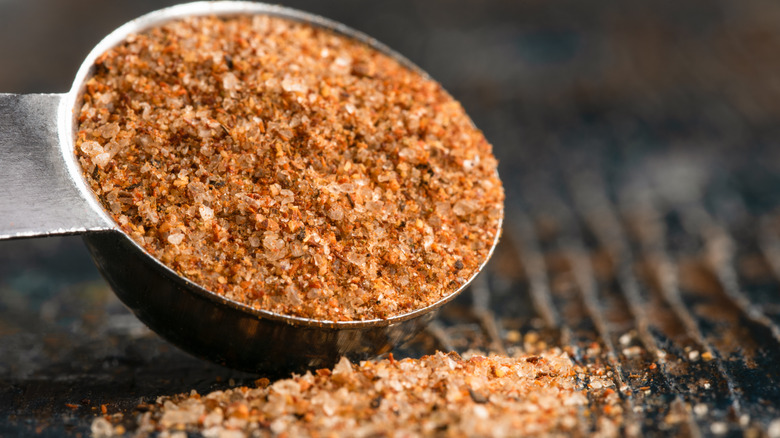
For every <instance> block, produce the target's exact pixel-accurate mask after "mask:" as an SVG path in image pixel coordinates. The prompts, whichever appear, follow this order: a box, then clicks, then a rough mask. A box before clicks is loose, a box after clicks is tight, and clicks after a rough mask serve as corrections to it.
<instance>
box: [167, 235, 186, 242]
mask: <svg viewBox="0 0 780 438" xmlns="http://www.w3.org/2000/svg"><path fill="white" fill-rule="evenodd" d="M183 240H184V234H182V233H176V234H171V235H170V236H168V243H170V244H172V245H178V244H180V243H181V242H182V241H183Z"/></svg>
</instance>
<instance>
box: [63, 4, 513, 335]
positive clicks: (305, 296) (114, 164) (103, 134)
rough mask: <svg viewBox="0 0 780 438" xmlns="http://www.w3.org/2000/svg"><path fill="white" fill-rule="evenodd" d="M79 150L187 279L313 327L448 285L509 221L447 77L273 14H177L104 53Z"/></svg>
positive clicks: (401, 308) (408, 303)
mask: <svg viewBox="0 0 780 438" xmlns="http://www.w3.org/2000/svg"><path fill="white" fill-rule="evenodd" d="M76 154H77V156H78V160H79V162H80V163H81V165H82V167H83V171H84V175H85V178H86V180H87V181H88V183H89V185H90V186H91V188H92V190H93V191H94V192H95V193H96V194H97V196H98V198H99V199H100V201H101V202H102V204H103V205H104V207H105V208H106V210H107V211H108V212H109V213H110V214H111V215H112V216H113V218H114V219H115V220H116V222H117V223H118V224H119V226H120V227H121V229H122V230H123V231H124V232H125V233H127V234H128V235H129V236H130V237H132V238H133V239H134V240H135V241H137V242H138V243H139V244H140V245H141V246H142V247H143V248H145V249H146V250H147V251H149V253H151V254H152V255H154V256H155V257H156V258H158V259H159V260H161V261H162V262H163V263H165V264H166V265H168V266H169V267H171V268H172V269H174V270H175V271H176V272H177V273H179V274H180V275H182V276H184V277H187V278H189V279H190V280H192V281H194V282H196V283H198V284H200V285H202V286H203V287H205V288H206V289H209V290H211V291H213V292H215V293H218V294H220V295H223V296H225V297H226V298H228V299H231V300H234V301H237V302H241V303H244V304H247V305H250V306H253V307H255V308H259V309H265V310H268V311H272V312H276V313H280V314H286V315H294V316H300V317H307V318H312V319H317V320H366V319H374V318H388V317H391V316H395V315H400V314H404V313H408V312H410V311H413V310H415V309H419V308H422V307H425V306H428V305H431V304H433V303H435V302H437V301H439V300H440V299H442V298H444V297H446V296H448V295H450V294H452V293H453V292H454V291H456V290H457V289H458V288H460V287H461V286H462V285H463V284H464V283H465V282H466V281H467V280H468V279H469V278H470V277H471V276H472V275H473V274H475V272H476V271H477V269H478V268H479V266H480V264H481V263H482V262H483V261H485V259H486V258H487V256H488V254H489V251H490V248H491V247H492V245H493V243H494V241H495V240H496V238H497V235H498V233H499V232H500V230H499V225H500V221H501V217H502V215H503V199H504V193H503V188H502V185H501V181H500V180H499V179H498V176H497V172H496V167H497V162H496V160H495V158H494V156H493V154H492V149H491V146H490V144H489V143H488V142H487V141H486V139H485V138H484V136H483V135H482V133H481V132H480V131H479V130H477V129H476V128H475V127H474V126H473V124H472V122H471V121H470V119H469V118H468V116H467V115H466V113H465V112H464V110H463V108H462V107H461V106H460V104H459V103H458V102H456V101H455V100H453V99H452V98H451V97H450V96H449V95H448V94H447V93H446V92H445V91H444V90H443V89H442V88H441V86H440V85H439V84H438V83H436V82H435V81H432V80H430V79H428V78H426V77H424V76H422V75H421V74H419V73H417V72H415V71H412V70H410V69H408V68H406V67H404V66H402V65H401V64H399V63H398V62H397V61H395V60H393V59H391V58H390V57H388V56H386V55H383V54H381V53H379V52H378V51H376V50H375V49H372V48H370V47H368V46H366V45H364V44H363V43H360V42H357V41H354V40H351V39H349V38H346V37H344V36H339V35H336V34H334V33H331V32H330V31H326V30H323V29H318V28H315V27H312V26H310V25H307V24H303V23H298V22H293V21H289V20H285V19H281V18H275V17H269V16H264V15H257V16H236V17H221V18H218V17H193V18H187V19H183V20H179V21H173V22H169V23H167V24H164V25H162V26H159V27H156V28H153V29H151V30H148V31H146V32H145V33H141V34H138V35H131V36H129V37H128V38H127V39H126V40H125V41H124V42H123V43H121V44H120V45H118V46H117V47H114V48H112V49H110V50H109V51H108V52H106V53H104V54H103V55H101V56H100V57H99V58H98V59H97V61H96V63H95V66H94V76H92V77H91V78H90V79H89V80H88V81H87V82H86V87H85V92H84V95H83V106H82V107H81V108H80V110H79V113H78V134H77V139H76Z"/></svg>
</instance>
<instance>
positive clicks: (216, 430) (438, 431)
mask: <svg viewBox="0 0 780 438" xmlns="http://www.w3.org/2000/svg"><path fill="white" fill-rule="evenodd" d="M598 371H599V370H595V369H591V370H588V371H586V370H585V369H584V368H583V367H580V366H577V365H575V364H574V363H573V362H572V361H571V359H570V358H569V356H568V355H567V354H566V353H563V352H561V351H560V350H555V349H553V350H549V351H546V352H544V353H542V354H540V355H523V356H518V357H501V356H489V357H485V356H481V355H472V356H471V357H469V358H468V359H465V358H461V357H460V356H459V355H458V354H456V353H449V354H444V353H436V354H434V355H430V356H424V357H422V358H420V359H403V360H398V361H396V360H393V359H392V357H390V358H389V359H384V360H379V361H365V362H361V363H360V364H352V363H350V362H349V361H348V360H347V359H342V360H341V362H339V363H338V364H337V365H336V366H335V367H334V368H333V369H332V370H328V369H322V370H318V371H317V372H315V373H311V372H308V373H306V374H304V375H295V376H293V377H292V378H290V379H283V380H278V381H276V382H274V383H272V384H271V383H270V382H268V380H267V379H260V380H258V382H257V383H258V386H257V387H252V388H250V387H236V388H232V389H228V390H225V391H215V392H212V393H209V394H207V395H200V394H197V393H196V392H194V391H193V392H191V393H189V394H180V395H175V396H170V397H169V396H163V397H159V398H158V399H157V400H156V402H155V403H153V404H148V405H142V406H140V407H139V409H138V410H137V411H136V412H135V414H134V415H130V414H127V415H122V414H116V415H113V416H102V417H99V418H96V419H95V420H94V422H93V424H92V432H93V434H94V435H95V436H112V435H117V434H119V435H121V434H125V433H127V434H131V435H133V436H149V435H153V434H156V433H162V435H161V436H168V434H171V435H170V436H173V434H174V433H180V434H184V433H197V434H201V435H203V436H207V437H210V436H214V437H217V436H219V437H222V436H230V437H234V436H235V437H244V436H356V437H358V436H453V437H472V436H527V435H533V436H539V435H543V436H549V435H553V436H556V435H557V436H570V435H572V434H573V435H577V434H579V433H580V432H581V431H582V428H583V424H582V423H583V419H582V417H581V410H582V409H584V408H585V407H586V405H587V404H588V400H587V397H586V396H587V395H588V391H590V392H593V393H596V392H600V393H602V395H603V398H604V400H605V403H607V404H609V405H610V406H613V407H615V409H619V406H618V404H619V397H618V396H617V394H616V393H615V391H614V390H607V391H597V390H585V389H583V388H582V387H581V386H580V384H579V383H578V382H577V375H581V374H583V373H585V372H588V373H589V374H590V381H591V383H592V384H593V383H594V382H600V383H599V385H605V386H610V385H612V384H613V383H612V381H611V379H608V378H605V377H597V376H596V374H597V373H598ZM127 417H129V418H127ZM128 419H129V420H130V422H128V421H127V420H128ZM122 424H127V427H126V426H124V425H122ZM617 427H619V422H617V423H615V424H614V425H613V428H617ZM605 430H606V429H605ZM609 430H613V429H611V428H610V429H609ZM607 435H612V433H605V436H607ZM182 436H184V435H182Z"/></svg>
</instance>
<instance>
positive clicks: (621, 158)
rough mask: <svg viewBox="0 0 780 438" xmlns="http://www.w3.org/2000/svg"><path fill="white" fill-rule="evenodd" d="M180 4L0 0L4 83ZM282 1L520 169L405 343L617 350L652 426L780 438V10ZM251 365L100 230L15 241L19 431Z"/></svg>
mask: <svg viewBox="0 0 780 438" xmlns="http://www.w3.org/2000/svg"><path fill="white" fill-rule="evenodd" d="M173 3H174V2H169V1H148V0H140V1H133V2H129V1H124V2H106V1H101V0H69V1H67V2H65V1H60V0H0V60H2V62H1V63H0V64H1V65H2V67H1V68H0V92H9V93H50V92H65V91H67V90H69V88H70V86H71V81H72V79H73V76H74V75H75V73H76V70H77V68H78V66H79V65H80V63H81V61H82V60H83V58H84V57H85V56H86V54H87V53H88V51H89V50H90V49H91V48H92V47H93V46H94V45H95V44H96V43H97V42H98V41H99V40H100V39H101V38H102V37H103V36H105V35H106V34H108V33H109V32H110V31H111V30H113V29H114V28H116V27H118V26H119V25H121V24H123V23H124V22H126V21H128V20H130V19H132V18H134V17H136V16H139V15H141V14H143V13H145V12H149V11H151V10H154V9H158V8H160V7H163V6H166V5H169V4H173ZM283 4H284V5H286V6H290V7H294V8H299V9H303V10H306V11H309V12H314V13H317V14H320V15H323V16H325V17H328V18H331V19H334V20H336V21H340V22H342V23H345V24H346V25H348V26H350V27H353V28H356V29H358V30H361V31H364V32H366V33H368V34H370V35H372V36H374V37H376V38H377V39H378V40H380V41H382V42H384V43H386V44H387V45H389V46H390V47H392V48H394V49H396V50H397V51H399V52H400V53H402V54H404V55H405V56H407V57H408V58H410V59H411V60H412V61H413V62H415V63H416V64H418V65H419V66H421V67H422V68H423V69H424V70H426V71H428V72H429V73H430V74H431V76H432V77H434V78H435V79H437V80H438V81H439V82H441V83H442V84H443V85H444V87H445V88H446V89H447V90H449V91H450V92H451V94H453V95H454V97H455V98H456V99H458V100H460V101H461V102H462V103H463V105H464V106H465V108H466V110H467V112H468V113H469V114H470V115H471V117H472V118H473V120H474V121H475V123H476V125H477V126H478V127H479V128H480V129H482V130H483V131H484V132H485V134H486V136H487V138H488V140H490V141H491V143H492V144H493V145H494V148H495V154H496V155H497V157H498V158H499V160H500V173H501V175H502V179H503V181H504V184H505V188H506V191H507V224H506V229H505V235H504V240H503V242H502V244H501V247H500V248H499V250H498V252H497V254H496V256H495V257H494V259H493V261H492V262H491V267H490V269H489V270H488V272H487V274H486V275H485V276H483V277H481V278H482V280H481V281H480V282H478V283H477V284H476V285H475V286H474V287H472V288H471V289H472V290H471V291H469V292H467V293H464V294H463V296H462V297H461V298H459V299H458V300H457V301H456V302H455V303H453V305H452V306H449V307H448V308H447V309H445V310H444V311H443V312H442V315H441V318H440V320H439V321H437V322H436V323H435V324H434V325H433V327H432V329H431V330H429V331H428V332H426V333H424V334H423V335H421V337H420V339H418V340H417V341H416V342H415V343H413V344H411V345H410V346H407V347H404V348H402V349H399V351H397V352H396V354H397V355H401V356H402V355H419V354H424V353H428V352H431V351H433V350H435V349H437V348H439V349H455V350H458V351H465V350H467V349H469V348H480V349H483V350H491V351H498V352H503V353H513V352H517V351H530V350H532V349H533V348H535V347H536V346H538V345H537V344H538V342H543V343H544V345H550V346H556V345H557V346H562V347H566V348H568V349H570V351H571V352H572V355H573V357H574V358H575V359H576V360H577V361H580V362H581V363H583V364H587V363H593V362H594V361H596V362H598V361H603V362H606V363H608V364H610V366H611V369H613V370H614V371H615V374H616V377H615V379H616V381H617V382H618V383H620V384H621V385H623V384H624V385H626V386H625V388H623V387H620V386H618V387H619V388H621V394H620V396H621V400H622V401H623V403H624V404H625V406H626V407H627V408H628V409H626V412H629V411H634V413H633V414H630V415H629V414H626V415H629V417H631V421H635V422H637V424H640V425H641V426H640V427H641V428H642V429H641V431H642V432H643V433H660V434H669V435H676V434H680V433H691V434H694V435H697V434H701V435H705V436H709V435H715V436H717V435H722V434H728V433H735V434H743V433H747V432H750V433H755V434H756V436H760V435H765V434H768V435H770V436H780V421H778V420H776V419H777V418H779V417H780V380H779V379H778V377H779V376H780V370H779V369H778V368H779V367H780V366H779V365H778V363H780V362H778V360H779V359H780V330H779V329H778V327H780V283H778V277H779V276H780V243H779V242H780V216H778V211H777V207H778V206H780V144H778V143H780V124H778V120H780V3H778V2H775V1H769V0H766V1H763V0H733V1H727V0H689V1H666V0H662V1H654V2H638V1H619V2H618V1H608V0H598V1H596V0H593V1H588V2H582V1H578V0H561V1H549V0H547V1H541V0H527V1H522V2H518V1H509V0H507V1H499V0H481V1H460V0H446V1H445V0H441V1H412V0H397V1H393V2H365V1H357V0H352V1H327V2H326V1H314V0H308V1H305V0H299V1H287V2H284V3H283ZM0 190H1V188H0ZM529 334H533V336H532V337H530V339H529ZM626 336H627V337H626ZM531 344H533V345H531ZM594 346H596V347H598V348H597V349H595V350H594V349H593V348H594ZM634 347H637V348H638V350H632V348H634ZM591 350H592V351H591ZM656 363H657V364H659V365H660V366H658V367H655V368H654V367H653V366H654V365H655V364H656ZM255 378H257V376H253V375H248V374H243V373H238V372H235V371H230V370H228V369H225V368H221V367H218V366H216V365H212V364H209V363H206V362H202V361H200V360H198V359H195V358H192V357H190V356H188V355H187V354H185V353H182V352H180V351H179V350H177V349H176V348H175V347H172V346H170V345H168V344H167V343H166V342H165V341H163V340H161V339H159V338H158V337H157V336H156V335H154V334H152V333H151V332H149V331H148V330H147V329H146V328H145V327H144V326H143V325H141V324H140V323H139V322H137V321H136V320H135V318H134V317H133V316H132V315H131V314H130V313H129V312H128V311H126V310H125V309H124V307H122V305H121V303H119V302H118V301H117V300H116V299H115V298H114V297H113V294H112V293H111V292H110V290H109V289H108V287H107V286H106V284H105V283H104V282H103V280H102V279H101V278H100V276H99V274H98V273H97V271H96V269H95V268H94V266H93V265H92V263H91V260H90V258H89V255H88V254H87V252H86V250H85V248H84V246H83V244H82V243H81V240H80V238H78V237H63V238H48V239H38V240H20V241H11V242H0V435H3V436H6V435H7V436H15V435H39V436H60V435H63V434H74V435H76V434H80V433H86V432H88V430H89V424H90V422H91V418H92V417H93V416H94V415H96V414H97V412H99V410H100V405H101V404H108V409H109V411H110V412H117V411H122V410H128V409H131V408H132V407H134V406H135V405H136V404H138V403H139V402H140V401H145V400H153V399H154V397H156V396H158V395H162V394H173V393H177V392H182V391H189V390H190V389H193V388H194V389H197V390H199V391H206V390H208V389H212V388H218V387H224V386H225V385H232V384H239V383H246V382H251V381H253V380H254V379H255ZM642 388H649V389H642ZM594 400H595V399H594ZM594 403H595V402H594ZM697 406H699V407H697ZM702 406H703V407H702ZM591 408H593V409H592V410H591V411H589V412H588V413H587V415H585V417H584V418H585V420H584V421H586V423H587V425H586V426H585V428H584V430H586V431H594V430H597V429H598V428H599V424H600V423H599V415H605V414H603V413H599V411H598V409H597V406H595V407H594V406H591ZM675 415H677V416H676V417H675ZM626 421H627V420H626ZM631 430H632V429H626V428H625V425H623V426H621V428H620V429H619V431H620V432H623V433H626V432H631Z"/></svg>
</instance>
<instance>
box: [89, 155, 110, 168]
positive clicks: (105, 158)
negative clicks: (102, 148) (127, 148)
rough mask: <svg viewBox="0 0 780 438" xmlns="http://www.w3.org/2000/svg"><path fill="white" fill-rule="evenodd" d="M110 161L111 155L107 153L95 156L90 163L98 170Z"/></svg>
mask: <svg viewBox="0 0 780 438" xmlns="http://www.w3.org/2000/svg"><path fill="white" fill-rule="evenodd" d="M109 161H111V154H109V153H108V152H103V153H102V154H97V155H95V156H94V157H92V162H93V163H95V164H96V165H97V167H99V168H101V169H102V168H104V167H106V165H107V164H108V162H109Z"/></svg>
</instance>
